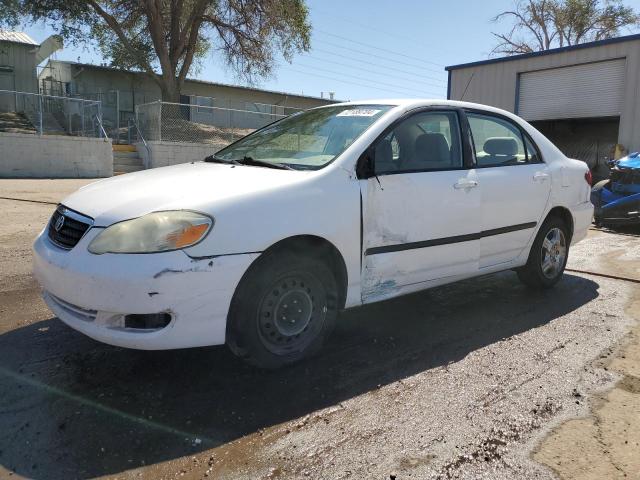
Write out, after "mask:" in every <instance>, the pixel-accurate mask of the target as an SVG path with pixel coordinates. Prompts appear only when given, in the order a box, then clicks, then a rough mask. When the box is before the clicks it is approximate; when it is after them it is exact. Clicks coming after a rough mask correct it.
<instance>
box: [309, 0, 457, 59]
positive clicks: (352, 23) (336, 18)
mask: <svg viewBox="0 0 640 480" xmlns="http://www.w3.org/2000/svg"><path fill="white" fill-rule="evenodd" d="M312 13H313V14H317V13H319V14H320V15H322V16H324V17H327V18H331V19H332V20H333V21H339V22H342V23H346V24H349V25H350V26H357V27H359V28H361V29H363V30H367V31H368V32H369V33H371V28H372V25H371V24H366V23H362V22H359V21H358V20H357V19H355V18H353V17H345V16H344V15H343V14H342V13H341V14H340V15H339V16H337V15H336V14H335V13H331V12H328V11H327V10H323V9H318V8H317V7H313V8H312ZM375 33H376V35H378V34H382V35H387V36H388V37H394V38H399V39H402V40H408V41H410V42H413V43H420V44H421V45H424V44H425V42H424V41H422V40H419V39H416V38H412V37H409V36H407V35H400V34H398V33H396V32H390V31H388V30H384V29H380V28H378V29H377V30H376V32H375ZM437 48H438V51H439V52H448V53H449V54H451V55H458V54H459V52H453V51H452V50H443V49H442V47H441V46H440V45H437Z"/></svg>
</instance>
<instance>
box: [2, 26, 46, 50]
mask: <svg viewBox="0 0 640 480" xmlns="http://www.w3.org/2000/svg"><path fill="white" fill-rule="evenodd" d="M0 42H13V43H24V44H26V45H35V46H38V45H39V43H38V42H36V41H35V40H34V39H33V38H31V37H30V36H29V35H27V34H26V33H24V32H11V31H9V30H0Z"/></svg>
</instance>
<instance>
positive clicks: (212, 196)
mask: <svg viewBox="0 0 640 480" xmlns="http://www.w3.org/2000/svg"><path fill="white" fill-rule="evenodd" d="M310 173H311V172H304V171H295V170H276V169H271V168H264V167H253V166H240V165H238V166H234V165H222V164H216V163H205V162H194V163H184V164H180V165H175V166H171V167H163V168H155V169H151V170H144V171H141V172H136V173H129V174H127V175H120V176H117V177H111V178H107V179H104V180H99V181H97V182H94V183H91V184H89V185H86V186H84V187H82V188H80V190H78V191H77V192H75V193H73V194H71V195H70V196H68V197H67V198H65V199H64V200H63V201H62V204H63V205H65V206H67V207H68V208H70V209H72V210H75V211H77V212H79V213H82V214H84V215H88V216H90V217H92V218H93V219H94V225H96V226H108V225H111V224H112V223H115V222H119V221H122V220H126V219H129V218H135V217H139V216H140V215H144V214H146V213H150V212H154V211H159V210H189V209H193V210H199V211H204V212H205V213H213V212H212V211H210V209H211V208H212V207H214V206H215V205H216V203H218V204H220V203H223V202H225V201H234V200H237V199H239V198H242V197H247V196H251V195H253V194H256V193H259V192H264V191H267V190H273V189H278V188H282V187H285V186H288V185H292V184H295V183H297V182H300V181H303V180H304V179H305V178H309V174H310ZM214 208H215V207H214Z"/></svg>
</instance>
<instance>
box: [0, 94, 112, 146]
mask: <svg viewBox="0 0 640 480" xmlns="http://www.w3.org/2000/svg"><path fill="white" fill-rule="evenodd" d="M0 132H9V133H32V134H38V135H72V136H81V137H106V132H105V131H104V128H103V127H102V110H101V104H100V102H96V101H93V100H84V99H79V98H69V97H58V96H53V95H40V94H36V93H28V92H17V91H12V90H0Z"/></svg>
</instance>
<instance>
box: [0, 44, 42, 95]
mask: <svg viewBox="0 0 640 480" xmlns="http://www.w3.org/2000/svg"><path fill="white" fill-rule="evenodd" d="M36 48H37V47H36V46H33V45H24V44H21V43H13V42H4V41H0V74H2V77H3V78H2V81H1V83H2V85H1V86H0V88H1V89H7V88H5V87H7V86H10V87H12V88H9V90H19V91H21V92H32V93H38V79H37V75H36V55H35V49H36Z"/></svg>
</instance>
